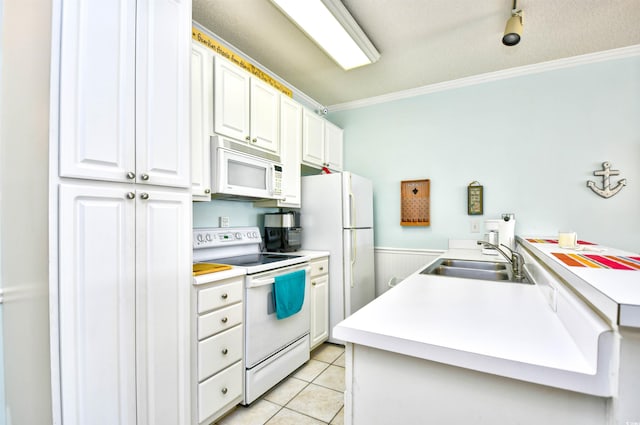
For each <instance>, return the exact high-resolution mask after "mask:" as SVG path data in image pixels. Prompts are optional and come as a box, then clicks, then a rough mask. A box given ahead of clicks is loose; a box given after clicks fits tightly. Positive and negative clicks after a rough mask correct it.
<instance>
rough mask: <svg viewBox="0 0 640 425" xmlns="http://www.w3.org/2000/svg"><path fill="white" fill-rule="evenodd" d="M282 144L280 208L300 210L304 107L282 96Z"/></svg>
mask: <svg viewBox="0 0 640 425" xmlns="http://www.w3.org/2000/svg"><path fill="white" fill-rule="evenodd" d="M280 142H281V143H282V167H283V170H282V193H283V195H284V196H285V199H284V200H283V201H279V206H282V207H285V206H286V207H290V208H300V147H301V144H302V106H300V104H298V103H297V102H295V101H294V100H292V99H290V98H288V97H286V96H282V97H281V102H280Z"/></svg>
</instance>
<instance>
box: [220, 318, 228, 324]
mask: <svg viewBox="0 0 640 425" xmlns="http://www.w3.org/2000/svg"><path fill="white" fill-rule="evenodd" d="M220 321H221V322H222V323H227V322H228V321H229V319H228V318H227V317H223V318H222V319H220Z"/></svg>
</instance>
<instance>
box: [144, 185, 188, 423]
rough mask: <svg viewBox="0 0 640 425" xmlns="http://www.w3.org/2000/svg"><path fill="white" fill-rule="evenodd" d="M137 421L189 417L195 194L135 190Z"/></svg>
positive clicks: (176, 420) (179, 420)
mask: <svg viewBox="0 0 640 425" xmlns="http://www.w3.org/2000/svg"><path fill="white" fill-rule="evenodd" d="M136 196H137V204H136V241H137V244H136V245H137V250H136V358H137V362H136V363H137V383H138V385H137V396H138V399H137V400H138V423H139V424H148V425H152V424H153V425H165V424H166V425H174V424H187V423H190V400H191V398H190V385H189V384H190V350H189V347H190V346H189V344H190V339H189V336H190V322H189V317H190V309H189V305H190V304H189V299H190V298H189V296H190V289H191V265H192V263H191V236H190V235H191V196H190V194H189V193H179V192H167V191H153V190H149V191H147V190H145V189H140V190H138V191H137V192H136Z"/></svg>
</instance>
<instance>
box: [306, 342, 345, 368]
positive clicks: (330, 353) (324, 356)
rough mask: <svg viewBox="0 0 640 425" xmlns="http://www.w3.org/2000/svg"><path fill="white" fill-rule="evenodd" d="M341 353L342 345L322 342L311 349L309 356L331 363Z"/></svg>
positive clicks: (342, 351) (342, 350)
mask: <svg viewBox="0 0 640 425" xmlns="http://www.w3.org/2000/svg"><path fill="white" fill-rule="evenodd" d="M342 353H344V347H343V346H342V345H336V344H328V343H324V344H322V345H321V346H320V347H318V348H316V349H315V350H313V352H312V353H311V358H312V359H314V360H319V361H321V362H325V363H333V361H334V360H335V359H337V358H338V357H340V355H341V354H342Z"/></svg>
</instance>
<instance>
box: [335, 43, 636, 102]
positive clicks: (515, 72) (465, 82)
mask: <svg viewBox="0 0 640 425" xmlns="http://www.w3.org/2000/svg"><path fill="white" fill-rule="evenodd" d="M638 55H640V44H635V45H633V46H629V47H621V48H618V49H611V50H605V51H602V52H596V53H589V54H586V55H579V56H572V57H569V58H563V59H557V60H552V61H548V62H541V63H537V64H533V65H525V66H519V67H516V68H509V69H505V70H501V71H495V72H488V73H485V74H479V75H474V76H471V77H465V78H459V79H457V80H451V81H445V82H442V83H436V84H429V85H427V86H422V87H416V88H413V89H409V90H402V91H398V92H394V93H388V94H384V95H381V96H374V97H369V98H365V99H361V100H355V101H352V102H345V103H338V104H335V105H330V106H327V108H328V109H329V112H338V111H346V110H349V109H358V108H364V107H366V106H372V105H378V104H380V103H387V102H392V101H394V100H401V99H407V98H410V97H416V96H422V95H425V94H429V93H436V92H441V91H446V90H452V89H458V88H461V87H467V86H473V85H476V84H483V83H488V82H492V81H498V80H505V79H509V78H514V77H520V76H523V75H530V74H538V73H541V72H547V71H553V70H558V69H564V68H571V67H574V66H580V65H586V64H590V63H596V62H603V61H608V60H613V59H622V58H628V57H633V56H638Z"/></svg>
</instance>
